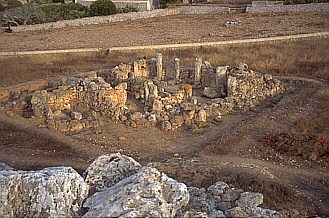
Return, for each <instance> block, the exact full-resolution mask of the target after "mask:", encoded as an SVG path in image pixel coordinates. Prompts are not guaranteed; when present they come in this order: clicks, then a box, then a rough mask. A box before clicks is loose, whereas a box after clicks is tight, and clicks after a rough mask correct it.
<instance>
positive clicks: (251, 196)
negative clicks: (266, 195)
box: [235, 192, 263, 207]
mask: <svg viewBox="0 0 329 218" xmlns="http://www.w3.org/2000/svg"><path fill="white" fill-rule="evenodd" d="M235 203H236V205H237V206H238V207H246V206H255V207H257V206H258V205H260V204H262V203H263V195H262V194H261V193H255V192H243V193H241V195H240V198H239V199H238V200H237V201H236V202H235Z"/></svg>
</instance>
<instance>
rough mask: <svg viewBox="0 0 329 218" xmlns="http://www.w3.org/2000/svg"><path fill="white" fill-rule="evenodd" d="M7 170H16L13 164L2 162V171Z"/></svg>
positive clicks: (0, 166)
mask: <svg viewBox="0 0 329 218" xmlns="http://www.w3.org/2000/svg"><path fill="white" fill-rule="evenodd" d="M5 170H14V168H12V167H11V166H9V165H7V164H5V163H0V171H5Z"/></svg>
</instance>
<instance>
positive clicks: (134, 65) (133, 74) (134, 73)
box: [132, 61, 138, 78]
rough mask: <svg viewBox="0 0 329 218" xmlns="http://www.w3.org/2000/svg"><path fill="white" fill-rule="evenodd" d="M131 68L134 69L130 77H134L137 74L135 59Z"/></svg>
mask: <svg viewBox="0 0 329 218" xmlns="http://www.w3.org/2000/svg"><path fill="white" fill-rule="evenodd" d="M133 68H134V71H133V73H132V78H136V76H137V75H138V64H137V62H136V61H134V62H133Z"/></svg>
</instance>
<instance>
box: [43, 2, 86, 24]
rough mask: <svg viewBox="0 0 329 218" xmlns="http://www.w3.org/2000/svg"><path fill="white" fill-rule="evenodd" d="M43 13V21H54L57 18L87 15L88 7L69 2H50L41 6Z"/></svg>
mask: <svg viewBox="0 0 329 218" xmlns="http://www.w3.org/2000/svg"><path fill="white" fill-rule="evenodd" d="M41 8H42V11H43V12H44V13H45V17H46V20H45V22H54V21H58V20H72V19H77V18H83V17H88V16H89V9H88V7H86V6H83V5H81V4H78V3H69V4H60V5H57V4H50V5H44V6H42V7H41Z"/></svg>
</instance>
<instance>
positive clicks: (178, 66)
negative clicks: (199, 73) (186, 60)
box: [175, 58, 180, 80]
mask: <svg viewBox="0 0 329 218" xmlns="http://www.w3.org/2000/svg"><path fill="white" fill-rule="evenodd" d="M175 78H176V79H177V80H179V79H180V60H179V59H178V58H175Z"/></svg>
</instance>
